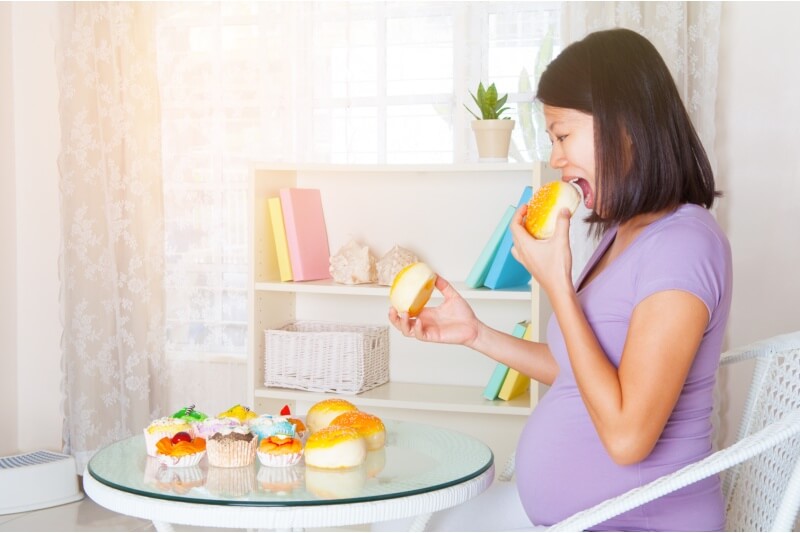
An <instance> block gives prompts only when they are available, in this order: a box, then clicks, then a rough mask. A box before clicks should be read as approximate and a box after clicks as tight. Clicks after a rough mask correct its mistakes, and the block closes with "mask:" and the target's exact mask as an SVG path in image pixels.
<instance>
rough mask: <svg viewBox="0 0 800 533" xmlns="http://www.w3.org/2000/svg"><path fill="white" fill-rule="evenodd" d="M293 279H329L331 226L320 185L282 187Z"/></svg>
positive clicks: (284, 217)
mask: <svg viewBox="0 0 800 533" xmlns="http://www.w3.org/2000/svg"><path fill="white" fill-rule="evenodd" d="M280 197H281V207H282V208H283V223H284V226H285V227H286V242H287V244H288V246H289V259H290V260H291V262H292V276H293V277H294V281H311V280H315V279H329V278H330V277H331V275H330V272H329V270H328V268H329V266H330V249H329V248H328V230H327V229H326V227H325V216H324V215H323V213H322V196H320V193H319V189H297V188H288V189H281V190H280Z"/></svg>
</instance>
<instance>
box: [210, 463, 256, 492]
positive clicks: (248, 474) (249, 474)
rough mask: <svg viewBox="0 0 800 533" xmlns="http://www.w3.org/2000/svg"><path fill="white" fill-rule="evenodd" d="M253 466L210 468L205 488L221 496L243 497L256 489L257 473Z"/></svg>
mask: <svg viewBox="0 0 800 533" xmlns="http://www.w3.org/2000/svg"><path fill="white" fill-rule="evenodd" d="M255 474H256V473H255V471H254V470H253V468H252V467H249V466H240V467H237V468H217V467H214V466H210V467H209V468H208V478H207V479H206V485H205V488H206V490H208V492H209V493H211V494H213V495H214V496H219V497H221V498H241V497H243V496H247V495H248V494H250V493H251V492H253V490H254V489H255V485H256V479H255V478H256V475H255Z"/></svg>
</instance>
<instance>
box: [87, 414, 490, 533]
mask: <svg viewBox="0 0 800 533" xmlns="http://www.w3.org/2000/svg"><path fill="white" fill-rule="evenodd" d="M385 424H386V429H387V440H386V446H385V447H384V448H382V449H380V450H377V451H372V452H369V453H368V455H367V459H366V461H365V462H364V463H363V464H362V465H360V466H359V467H356V468H352V469H345V470H324V469H316V468H313V467H307V466H306V465H305V464H304V462H303V461H301V462H300V463H298V464H297V465H295V466H291V467H285V468H274V467H267V466H263V465H261V464H260V463H259V461H258V459H257V458H256V459H255V460H254V463H253V464H252V465H249V466H246V467H240V468H222V467H212V466H209V465H208V462H207V459H206V458H203V460H202V461H201V462H200V463H199V464H198V465H197V466H193V467H186V468H170V467H166V466H164V465H161V464H159V462H158V461H157V460H156V459H155V458H153V457H148V456H147V454H146V452H145V445H144V438H143V437H142V436H135V437H130V438H128V439H125V440H122V441H119V442H116V443H114V444H112V445H110V446H108V447H106V448H104V449H102V450H100V451H99V452H98V453H97V454H95V456H94V457H93V458H92V459H91V461H90V462H89V465H88V467H87V474H88V476H87V475H85V476H84V484H85V487H86V490H87V494H89V496H90V497H92V498H93V499H95V501H97V502H98V503H100V504H101V505H104V506H106V507H108V508H110V509H112V510H115V511H118V512H121V513H124V514H132V515H133V516H139V517H142V518H148V519H150V520H153V522H154V524H155V525H156V527H157V528H159V529H168V524H167V523H182V524H189V525H199V526H209V527H324V526H338V525H351V524H358V523H366V522H375V521H381V520H390V519H396V518H402V517H407V516H414V515H418V514H424V513H431V512H433V511H436V510H439V509H442V508H445V507H449V506H453V505H457V504H459V503H462V502H463V501H466V500H468V499H470V498H473V497H475V496H477V495H478V494H480V492H482V491H483V490H485V489H486V488H487V487H488V486H489V485H490V484H491V482H492V479H493V473H494V465H493V457H492V452H491V450H490V449H489V448H488V447H487V446H486V445H485V444H483V443H482V442H480V441H478V440H477V439H474V438H473V437H470V436H467V435H464V434H462V433H458V432H455V431H450V430H446V429H442V428H437V427H434V426H429V425H423V424H416V423H411V422H397V421H385ZM265 509H272V510H273V511H274V513H267V512H265ZM252 510H255V511H258V510H261V512H260V513H250V511H252ZM332 510H335V511H336V512H331V511H332ZM234 511H236V512H234ZM251 515H252V516H251ZM248 516H251V518H248ZM423 523H424V522H423Z"/></svg>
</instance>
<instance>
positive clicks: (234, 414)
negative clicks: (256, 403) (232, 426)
mask: <svg viewBox="0 0 800 533" xmlns="http://www.w3.org/2000/svg"><path fill="white" fill-rule="evenodd" d="M256 417H258V414H257V413H256V412H255V411H251V410H250V408H249V407H245V406H244V405H239V404H236V405H234V406H233V407H231V408H230V409H228V410H227V411H223V412H221V413H220V414H218V415H217V418H235V419H236V420H238V421H239V422H240V423H242V424H244V423H246V422H249V421H250V420H252V419H253V418H256Z"/></svg>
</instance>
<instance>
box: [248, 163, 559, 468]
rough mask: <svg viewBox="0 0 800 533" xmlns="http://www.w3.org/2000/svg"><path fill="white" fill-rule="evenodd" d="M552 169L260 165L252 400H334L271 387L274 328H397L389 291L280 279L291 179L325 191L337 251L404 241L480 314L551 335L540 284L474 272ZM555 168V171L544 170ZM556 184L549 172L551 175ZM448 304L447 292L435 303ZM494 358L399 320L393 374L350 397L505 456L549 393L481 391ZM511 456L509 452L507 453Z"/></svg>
mask: <svg viewBox="0 0 800 533" xmlns="http://www.w3.org/2000/svg"><path fill="white" fill-rule="evenodd" d="M544 168H545V167H544V165H542V166H539V165H534V164H470V165H424V166H420V165H388V166H387V165H380V166H367V165H358V166H349V165H348V166H344V165H305V166H279V165H268V164H263V165H262V164H257V165H255V166H254V167H253V173H252V186H251V191H250V209H251V211H250V213H249V214H248V218H249V225H250V234H249V248H250V278H249V287H248V288H249V326H250V328H249V335H250V338H249V343H248V344H249V346H248V351H249V359H248V383H249V387H250V388H251V391H250V394H251V396H250V405H253V406H255V408H256V410H257V411H259V412H267V411H273V410H276V409H279V408H280V406H281V405H283V404H286V403H288V404H290V405H293V406H294V411H295V412H297V413H299V414H303V413H304V410H305V409H307V407H308V406H310V405H311V404H313V403H315V402H316V401H319V400H320V399H323V398H325V397H328V395H326V394H321V393H312V392H306V391H299V390H292V389H283V388H267V387H265V386H264V330H265V329H273V328H279V327H281V326H283V325H285V324H286V323H288V322H291V321H294V320H322V321H336V322H344V323H358V324H380V325H389V323H388V319H387V314H388V310H389V298H388V295H389V289H388V287H384V286H378V285H355V286H348V285H340V284H337V283H335V282H333V281H318V282H317V281H313V282H281V281H280V280H279V275H278V267H277V259H276V256H275V249H274V243H273V240H272V234H271V227H270V225H269V216H268V210H267V199H268V198H270V197H274V196H277V195H278V191H279V190H280V189H281V188H283V187H310V188H317V189H319V190H320V192H321V195H322V203H323V209H324V213H325V222H326V226H327V230H328V240H329V243H330V250H331V254H335V253H336V252H337V251H338V250H339V248H340V247H342V246H343V245H345V244H346V243H347V242H348V241H349V240H350V239H355V240H357V241H358V242H360V243H361V244H363V245H368V246H369V247H370V250H371V251H372V253H373V255H375V257H376V258H377V259H380V257H381V256H383V254H385V253H386V252H388V251H389V250H390V249H391V248H392V246H394V245H395V244H398V245H400V246H402V247H405V248H408V249H409V250H411V251H413V252H414V253H416V254H417V256H418V257H419V258H420V260H422V261H425V262H426V263H428V264H429V265H430V266H431V267H432V268H433V269H434V270H435V271H436V272H437V273H439V274H440V275H441V276H443V277H445V278H446V279H448V280H449V281H451V282H452V283H453V284H454V286H455V287H456V288H457V290H459V291H460V292H461V294H462V295H463V296H465V297H466V298H467V299H468V300H469V301H470V303H471V305H472V306H473V308H474V309H475V312H476V313H477V314H478V316H479V317H480V318H481V319H482V320H483V321H484V322H486V323H487V324H489V325H490V326H492V327H495V328H497V329H500V330H503V331H508V332H510V331H511V330H512V329H513V327H514V324H515V323H517V322H518V321H520V320H526V319H529V320H531V321H532V322H533V323H534V324H535V325H536V327H534V329H533V338H534V340H535V339H538V338H540V334H541V325H540V324H541V322H542V321H543V319H544V318H546V317H545V316H544V314H545V313H546V311H545V310H544V309H543V308H544V305H543V304H542V302H541V301H540V297H539V290H538V286H537V285H536V284H535V283H532V284H531V286H530V287H524V288H520V289H516V290H514V289H510V290H494V291H493V290H488V289H477V290H476V289H466V287H465V285H464V283H463V280H464V279H466V277H467V274H468V273H469V271H470V269H471V268H472V265H473V263H474V262H475V260H476V259H477V257H478V256H479V255H480V252H481V250H482V249H483V246H484V245H485V243H486V241H487V240H488V239H489V237H490V235H491V233H492V231H493V229H494V228H495V226H496V224H497V222H498V221H499V219H500V218H501V216H502V214H503V211H504V210H505V208H506V206H508V205H509V204H515V203H516V202H517V200H518V199H519V197H520V195H521V193H522V191H523V188H524V187H525V186H526V185H532V186H533V187H534V190H535V189H536V188H537V187H538V186H539V185H540V183H541V182H542V174H543V169H544ZM545 175H546V176H548V177H552V176H551V175H550V174H548V173H547V172H545ZM545 181H547V179H545ZM437 301H441V300H440V297H439V294H438V292H435V294H434V298H433V299H432V301H431V303H430V304H429V305H436V304H437ZM494 366H495V362H494V361H492V360H490V359H488V358H487V357H485V356H483V355H481V354H478V353H475V352H472V351H471V350H469V349H467V348H464V347H461V346H449V345H442V344H432V343H422V342H419V341H416V340H415V339H408V338H405V337H403V336H402V335H400V334H399V333H398V332H397V331H396V330H394V328H391V327H390V382H389V383H387V384H386V385H383V386H380V387H377V388H375V389H372V390H370V391H367V392H364V393H362V394H359V395H354V396H348V399H349V400H350V401H352V402H353V403H355V404H356V405H357V406H359V407H360V408H363V409H364V410H367V411H370V412H374V413H375V414H378V415H379V416H386V417H392V418H398V419H414V420H418V421H420V420H422V421H425V420H428V421H430V422H431V423H436V424H438V425H442V426H448V427H451V428H453V429H457V430H462V431H464V432H466V433H471V434H473V435H475V436H478V437H479V438H482V439H483V440H485V441H486V442H487V443H488V444H489V445H490V446H492V447H493V449H495V453H496V454H498V455H500V454H506V453H508V452H510V451H511V449H513V445H514V444H515V443H516V440H517V436H518V433H519V429H520V428H521V425H522V423H524V421H525V419H526V417H527V415H528V414H529V413H530V411H531V409H532V407H533V406H534V405H535V404H536V402H537V400H538V394H537V393H536V391H537V388H535V387H534V388H532V389H531V390H532V391H533V394H531V393H526V394H524V395H523V396H521V397H518V398H515V399H513V400H512V401H510V402H504V401H488V400H485V399H484V398H483V397H482V394H481V393H482V391H483V387H484V386H485V384H486V381H487V380H488V378H489V376H490V374H491V372H492V370H493V369H494ZM501 457H502V456H501Z"/></svg>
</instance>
